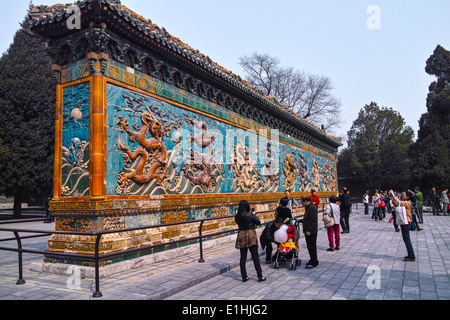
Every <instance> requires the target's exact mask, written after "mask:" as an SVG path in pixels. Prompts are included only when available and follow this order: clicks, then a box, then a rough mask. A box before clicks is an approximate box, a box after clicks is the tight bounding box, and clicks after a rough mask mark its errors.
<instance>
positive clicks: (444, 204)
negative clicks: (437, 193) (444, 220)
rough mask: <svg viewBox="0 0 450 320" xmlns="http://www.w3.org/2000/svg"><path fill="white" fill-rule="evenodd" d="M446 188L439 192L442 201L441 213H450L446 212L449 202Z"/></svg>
mask: <svg viewBox="0 0 450 320" xmlns="http://www.w3.org/2000/svg"><path fill="white" fill-rule="evenodd" d="M447 192H448V189H447V188H444V190H443V191H442V193H441V202H442V215H444V216H445V215H446V214H448V215H450V213H448V212H447V211H448V203H449V199H448V195H447Z"/></svg>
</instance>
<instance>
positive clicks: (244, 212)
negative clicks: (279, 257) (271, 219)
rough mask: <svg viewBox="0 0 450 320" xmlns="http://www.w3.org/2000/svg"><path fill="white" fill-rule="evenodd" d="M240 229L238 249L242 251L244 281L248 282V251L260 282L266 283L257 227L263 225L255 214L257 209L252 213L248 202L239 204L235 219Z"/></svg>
mask: <svg viewBox="0 0 450 320" xmlns="http://www.w3.org/2000/svg"><path fill="white" fill-rule="evenodd" d="M234 220H235V221H236V224H237V225H238V227H239V232H238V235H237V239H236V249H239V250H240V251H241V259H240V268H241V276H242V281H243V282H246V281H248V276H247V270H246V268H245V264H246V262H247V251H250V254H251V255H252V259H253V264H254V265H255V269H256V273H257V276H258V281H265V280H266V278H265V277H263V275H262V269H261V263H260V261H259V254H258V237H257V235H256V230H255V229H256V226H257V225H260V224H261V221H259V219H258V217H257V216H256V214H255V209H252V211H251V212H250V205H249V203H248V201H247V200H242V201H241V202H239V208H238V211H237V213H236V216H235V218H234Z"/></svg>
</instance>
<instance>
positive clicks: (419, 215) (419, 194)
mask: <svg viewBox="0 0 450 320" xmlns="http://www.w3.org/2000/svg"><path fill="white" fill-rule="evenodd" d="M414 192H415V194H416V205H417V218H418V219H419V223H423V211H422V210H423V194H422V192H420V189H419V187H415V188H414Z"/></svg>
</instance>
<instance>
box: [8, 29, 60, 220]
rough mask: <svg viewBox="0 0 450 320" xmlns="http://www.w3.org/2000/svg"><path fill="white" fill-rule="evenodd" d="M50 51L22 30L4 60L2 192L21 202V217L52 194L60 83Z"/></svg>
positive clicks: (18, 32)
mask: <svg viewBox="0 0 450 320" xmlns="http://www.w3.org/2000/svg"><path fill="white" fill-rule="evenodd" d="M44 48H45V44H44V43H43V42H42V41H41V40H39V39H37V38H35V37H32V36H31V35H29V34H28V33H27V31H26V30H24V29H20V30H19V31H17V33H16V35H15V37H14V41H13V43H12V44H11V46H10V48H9V49H8V50H7V51H6V52H5V53H4V54H3V56H2V57H1V59H0V121H1V122H0V123H1V125H0V141H1V142H2V144H0V161H1V163H0V176H1V179H0V191H1V192H2V193H3V194H4V195H6V196H12V197H14V198H15V213H18V212H17V210H16V209H17V208H16V205H17V204H18V203H19V202H21V201H22V200H23V199H24V198H26V197H38V196H48V195H49V194H50V192H51V188H52V180H53V153H54V134H55V133H54V119H55V99H56V98H55V92H56V90H55V88H56V80H55V78H54V76H53V74H52V71H51V62H50V59H49V58H48V57H47V56H46V55H45V52H44ZM2 147H3V148H2Z"/></svg>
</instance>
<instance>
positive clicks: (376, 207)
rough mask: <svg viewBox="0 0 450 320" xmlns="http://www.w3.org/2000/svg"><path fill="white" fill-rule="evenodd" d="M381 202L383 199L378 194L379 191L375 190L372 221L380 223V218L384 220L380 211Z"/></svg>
mask: <svg viewBox="0 0 450 320" xmlns="http://www.w3.org/2000/svg"><path fill="white" fill-rule="evenodd" d="M380 200H381V197H380V195H379V194H378V190H375V193H374V194H373V196H372V201H373V214H372V219H375V221H378V218H379V219H380V220H381V219H382V216H381V210H380Z"/></svg>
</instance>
